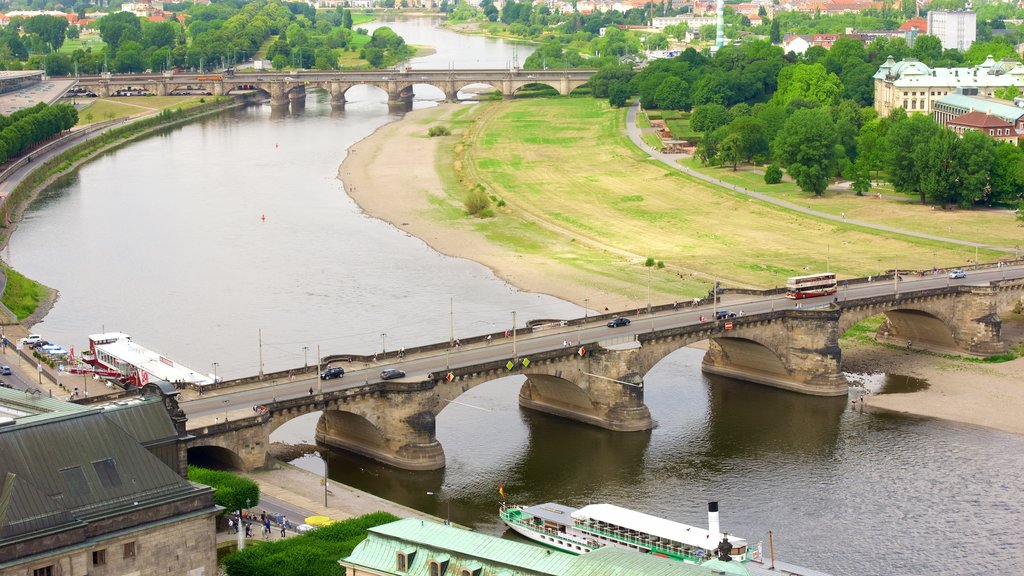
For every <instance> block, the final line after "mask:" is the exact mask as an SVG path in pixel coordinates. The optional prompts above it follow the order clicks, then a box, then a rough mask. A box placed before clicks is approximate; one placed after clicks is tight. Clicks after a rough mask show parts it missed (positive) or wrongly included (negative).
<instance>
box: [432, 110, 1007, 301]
mask: <svg viewBox="0 0 1024 576" xmlns="http://www.w3.org/2000/svg"><path fill="white" fill-rule="evenodd" d="M624 121H625V113H624V111H622V110H612V109H610V108H609V107H608V105H607V103H605V102H602V101H598V100H593V99H590V98H554V99H535V100H515V101H510V102H502V103H496V104H492V105H489V106H487V107H486V109H484V110H482V111H481V112H479V113H478V117H477V119H476V122H474V123H473V124H472V125H470V126H469V129H468V130H467V131H466V135H465V137H464V139H463V142H461V143H460V144H458V145H457V147H456V149H455V150H453V151H452V152H451V156H450V158H451V162H452V164H449V170H451V166H452V165H454V166H455V175H450V176H448V177H447V178H446V181H448V182H452V181H455V180H458V181H459V183H460V186H459V187H458V188H456V189H453V190H449V195H450V197H451V199H452V200H453V201H454V200H456V199H460V198H461V197H462V194H463V191H464V190H466V189H467V188H468V186H473V185H476V184H477V183H482V184H484V186H485V187H486V188H487V190H488V193H489V194H491V195H492V196H493V197H494V198H496V199H502V200H504V201H505V202H506V203H507V206H505V207H504V208H499V209H496V211H495V212H496V217H494V218H490V219H484V220H480V221H477V222H476V223H475V224H474V225H475V226H476V227H477V229H478V230H479V231H480V232H481V233H482V234H484V235H485V236H486V237H487V238H489V239H490V240H492V241H494V242H496V243H498V244H500V245H503V246H505V247H506V248H508V249H509V250H510V251H512V252H514V253H517V254H522V253H530V254H535V255H538V256H543V257H545V258H549V259H553V260H555V261H557V262H559V263H561V264H563V265H564V269H565V274H566V276H567V277H573V276H576V275H578V274H580V273H585V274H588V275H590V276H591V277H597V278H602V279H604V280H602V281H603V282H604V283H605V285H604V286H602V288H605V289H612V290H615V291H616V292H619V293H623V292H622V289H623V287H626V286H632V288H633V291H634V292H635V289H636V287H637V285H640V286H642V285H643V284H645V283H646V278H645V276H646V272H644V271H643V266H642V263H643V261H644V260H645V259H646V258H647V257H651V258H654V259H655V260H661V261H664V262H665V264H666V269H665V270H664V271H663V270H655V271H654V272H653V278H652V280H651V282H652V289H653V290H655V291H656V292H658V293H661V294H676V295H679V294H699V293H706V291H707V287H708V280H707V279H708V278H722V279H726V280H727V284H733V285H746V286H756V287H773V286H779V285H782V284H783V283H784V282H785V278H786V277H788V276H794V275H798V274H802V273H806V272H807V271H814V270H824V269H826V267H827V268H829V269H831V270H834V271H836V272H838V273H839V274H840V275H842V276H867V275H869V274H877V273H878V272H879V271H880V270H881V269H888V268H894V267H898V268H901V269H926V268H931V267H932V266H933V265H934V266H940V267H950V266H954V265H957V264H961V263H963V262H965V261H966V260H967V259H968V257H969V256H970V257H972V258H973V249H970V250H969V249H966V248H964V247H961V246H955V245H949V244H946V243H942V242H937V241H928V240H920V239H914V238H909V237H905V236H902V235H899V234H891V233H885V232H879V231H873V230H869V229H863V228H860V227H858V226H853V225H850V224H846V223H842V222H832V221H822V220H820V219H817V218H813V217H809V216H805V215H802V214H799V213H795V212H792V211H789V210H785V209H782V208H778V207H775V206H771V205H765V204H763V203H760V202H757V201H754V200H751V199H749V198H747V197H746V196H743V195H740V194H734V193H730V192H728V191H726V190H723V189H721V188H717V187H713V186H710V185H707V184H705V183H702V182H700V181H697V180H695V179H693V178H691V177H687V176H685V175H682V174H680V173H678V172H676V171H673V170H668V169H666V168H664V167H663V166H660V165H659V164H657V163H655V162H653V161H652V160H650V159H649V158H648V157H647V155H646V154H643V153H641V152H640V151H638V150H636V149H635V147H634V146H633V145H632V144H631V143H630V142H629V140H628V138H626V137H625V135H624V134H623V129H624ZM802 200H804V201H807V202H813V203H814V204H813V207H814V208H816V209H819V210H822V211H828V212H834V213H838V212H841V211H843V208H842V207H840V208H836V207H831V206H828V205H829V204H830V203H831V202H837V203H841V204H842V205H843V206H844V207H847V206H848V208H847V209H846V210H845V211H846V212H847V217H848V218H857V219H860V220H864V221H879V222H886V223H889V222H893V223H898V224H899V225H902V226H905V227H906V228H907V229H910V230H922V231H930V230H934V228H935V226H934V224H932V223H929V222H922V221H921V220H927V219H926V218H920V216H921V212H920V211H919V210H918V209H917V208H916V207H914V206H908V205H907V204H906V203H904V202H899V201H892V200H876V199H874V198H869V197H857V196H854V195H852V194H851V195H850V196H849V198H846V197H842V198H841V199H840V200H835V199H833V198H826V199H825V200H813V199H812V198H811V197H809V196H804V197H803V198H802ZM883 207H884V208H883ZM890 211H891V212H892V213H889V212H890ZM455 212H457V210H452V209H449V210H447V211H446V212H444V214H445V215H447V217H454V215H455V214H454V213H455ZM894 214H896V215H899V216H898V217H897V216H894ZM927 215H928V216H929V217H931V216H933V215H936V216H937V215H941V216H943V217H944V218H945V219H949V220H950V221H951V224H950V225H949V226H948V227H949V230H948V231H947V232H946V234H945V235H947V236H950V237H953V238H957V237H960V238H963V239H970V240H972V241H975V240H976V239H979V238H1010V237H1011V236H1019V230H1018V229H1017V227H1016V226H1015V225H1014V222H1013V220H1012V218H1003V217H1000V216H997V215H993V214H988V215H985V214H984V213H972V212H950V213H948V214H940V213H939V212H938V211H931V210H929V211H928V214H927ZM985 216H987V217H985ZM958 218H963V219H965V220H967V221H969V222H965V223H962V224H961V223H959V222H957V225H956V226H953V225H952V222H954V221H956V220H957V219H958ZM968 230H969V232H968ZM968 251H969V252H971V254H970V255H968V254H967V252H968ZM985 256H992V255H989V254H985ZM616 286H617V288H616ZM644 288H645V287H644Z"/></svg>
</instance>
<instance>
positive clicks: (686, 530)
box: [501, 502, 759, 564]
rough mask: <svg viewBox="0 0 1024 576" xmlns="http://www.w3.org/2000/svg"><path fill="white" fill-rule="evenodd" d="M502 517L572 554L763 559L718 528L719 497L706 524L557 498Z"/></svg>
mask: <svg viewBox="0 0 1024 576" xmlns="http://www.w3.org/2000/svg"><path fill="white" fill-rule="evenodd" d="M501 519H502V521H503V522H504V523H505V524H506V525H507V526H508V527H509V528H511V529H512V530H514V531H515V532H517V533H518V534H520V535H522V536H524V537H526V538H529V539H530V540H533V541H535V542H540V543H541V544H546V545H548V546H551V547H554V548H558V549H559V550H564V551H566V552H571V553H573V554H583V553H586V552H590V551H591V550H595V549H597V548H601V547H603V546H617V547H619V548H626V549H629V550H635V551H637V552H641V553H643V554H653V555H655V556H661V557H664V558H671V559H674V560H681V561H683V562H691V563H695V564H699V563H702V562H705V561H708V560H712V559H714V558H717V557H720V556H724V555H725V554H728V556H729V557H730V558H731V560H734V561H738V562H746V561H748V560H753V559H759V553H758V551H757V550H748V546H747V541H746V540H744V539H742V538H738V537H736V536H733V535H731V534H723V533H721V532H719V529H718V503H717V502H710V503H708V528H707V529H704V528H698V527H696V526H688V525H686V524H681V523H679V522H673V521H671V520H665V519H664V518H658V517H657V516H651V515H649V514H644V513H643V512H636V511H634V510H629V509H626V508H621V507H619V506H615V505H613V504H591V505H589V506H584V507H583V508H579V509H577V508H571V507H569V506H564V505H562V504H556V503H553V502H549V503H547V504H539V505H536V506H504V505H503V506H502V508H501ZM755 557H757V558H755ZM723 559H724V558H723Z"/></svg>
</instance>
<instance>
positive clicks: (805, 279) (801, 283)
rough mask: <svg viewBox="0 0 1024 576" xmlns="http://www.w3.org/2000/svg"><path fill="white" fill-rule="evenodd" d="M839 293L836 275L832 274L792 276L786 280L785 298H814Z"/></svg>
mask: <svg viewBox="0 0 1024 576" xmlns="http://www.w3.org/2000/svg"><path fill="white" fill-rule="evenodd" d="M837 291H839V285H838V284H837V283H836V275H835V274H833V273H832V272H825V273H822V274H809V275H807V276H794V277H792V278H789V279H788V280H786V298H793V299H794V300H795V299H798V298H815V297H817V296H828V295H829V294H835V293H836V292H837Z"/></svg>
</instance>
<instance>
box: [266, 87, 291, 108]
mask: <svg viewBox="0 0 1024 576" xmlns="http://www.w3.org/2000/svg"><path fill="white" fill-rule="evenodd" d="M287 103H288V90H287V88H286V87H285V86H283V85H281V84H271V85H270V105H271V106H282V105H284V104H287Z"/></svg>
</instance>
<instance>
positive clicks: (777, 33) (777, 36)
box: [768, 18, 782, 44]
mask: <svg viewBox="0 0 1024 576" xmlns="http://www.w3.org/2000/svg"><path fill="white" fill-rule="evenodd" d="M768 39H769V40H770V41H771V43H772V44H781V43H782V28H781V27H780V26H779V19H778V18H775V19H773V20H772V25H771V28H770V29H769V31H768Z"/></svg>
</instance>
